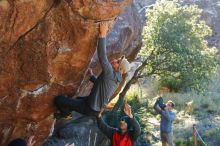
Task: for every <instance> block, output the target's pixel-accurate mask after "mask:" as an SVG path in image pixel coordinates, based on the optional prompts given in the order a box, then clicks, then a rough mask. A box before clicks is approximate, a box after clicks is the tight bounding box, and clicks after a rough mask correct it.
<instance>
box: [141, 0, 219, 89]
mask: <svg viewBox="0 0 220 146" xmlns="http://www.w3.org/2000/svg"><path fill="white" fill-rule="evenodd" d="M201 13H202V10H201V9H199V8H198V6H196V5H191V6H181V5H179V4H178V2H177V1H168V0H158V1H157V2H156V4H155V6H154V8H153V9H151V10H149V11H148V12H147V14H146V16H147V22H146V25H145V27H144V30H143V47H142V49H141V52H140V54H139V55H140V56H142V58H144V60H147V65H146V68H145V70H144V72H142V74H144V75H146V76H148V75H157V76H158V77H160V78H161V79H164V78H170V77H172V78H174V79H176V80H178V83H179V84H180V85H178V86H179V87H180V88H183V89H184V88H194V89H202V88H203V87H204V83H206V82H207V81H208V80H209V78H210V77H211V75H212V74H213V73H214V72H215V71H216V67H217V55H216V53H217V51H216V48H214V47H213V48H210V47H209V46H208V43H207V41H206V40H205V39H204V37H205V36H208V35H211V33H212V31H211V29H210V27H209V26H208V25H206V23H205V21H203V20H201V18H200V17H201Z"/></svg>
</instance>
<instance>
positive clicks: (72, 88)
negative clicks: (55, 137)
mask: <svg viewBox="0 0 220 146" xmlns="http://www.w3.org/2000/svg"><path fill="white" fill-rule="evenodd" d="M130 3H131V0H120V1H114V2H112V1H104V0H1V1H0V145H1V146H4V145H6V144H7V143H8V142H9V141H10V140H12V139H14V138H17V137H22V138H27V137H29V136H30V135H35V139H36V140H37V144H36V145H40V144H41V143H42V142H43V141H44V139H45V138H46V137H47V136H48V134H49V131H50V127H51V125H52V122H53V112H54V111H55V107H54V105H53V97H54V96H55V95H58V94H67V95H70V96H73V95H75V93H76V92H77V90H78V89H79V86H80V85H84V84H82V81H83V79H84V76H85V72H86V70H87V68H88V66H89V65H90V62H91V60H92V57H93V55H94V53H95V50H96V46H97V38H98V29H97V27H98V22H99V21H101V20H107V19H113V18H116V17H117V16H118V15H120V14H121V13H122V12H123V11H124V10H125V8H126V7H127V6H128V5H129V4H130ZM125 12H126V13H125V14H123V15H120V16H119V17H118V18H117V22H116V25H115V27H114V29H113V32H111V34H110V35H109V37H108V54H109V56H112V55H113V54H116V56H120V55H121V54H126V55H127V56H128V55H130V56H132V55H133V56H134V54H136V53H137V50H134V49H136V48H137V46H138V45H139V44H140V38H138V37H137V36H138V34H139V33H140V29H141V26H140V23H139V22H138V21H137V20H138V17H136V15H137V13H135V12H134V11H132V7H130V6H129V7H128V8H127V9H126V11H125ZM126 15H127V16H126ZM125 16H126V17H125ZM125 18H126V19H125ZM122 26H123V27H122ZM136 37H137V38H136ZM133 40H135V41H133ZM123 52H124V53H123ZM131 58H134V57H131ZM93 60H94V61H97V59H96V57H94V59H93ZM95 65H96V64H95ZM95 65H94V66H95ZM97 72H98V71H97ZM85 82H86V81H85ZM81 87H82V86H81Z"/></svg>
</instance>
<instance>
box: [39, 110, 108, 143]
mask: <svg viewBox="0 0 220 146" xmlns="http://www.w3.org/2000/svg"><path fill="white" fill-rule="evenodd" d="M73 115H74V119H72V120H69V121H65V120H60V121H59V122H57V124H56V125H55V130H54V132H53V135H52V136H50V137H49V138H48V139H47V140H46V141H45V142H44V143H43V146H63V145H65V144H66V143H69V144H71V143H74V144H75V145H76V146H108V145H109V139H108V138H107V137H105V136H104V135H103V134H102V132H101V131H100V130H99V128H98V127H97V122H96V118H95V117H88V116H82V115H78V114H76V113H73ZM75 116H77V117H75Z"/></svg>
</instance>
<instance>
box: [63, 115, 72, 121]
mask: <svg viewBox="0 0 220 146" xmlns="http://www.w3.org/2000/svg"><path fill="white" fill-rule="evenodd" d="M72 118H73V117H72V115H71V114H69V115H67V116H65V119H66V120H71V119H72Z"/></svg>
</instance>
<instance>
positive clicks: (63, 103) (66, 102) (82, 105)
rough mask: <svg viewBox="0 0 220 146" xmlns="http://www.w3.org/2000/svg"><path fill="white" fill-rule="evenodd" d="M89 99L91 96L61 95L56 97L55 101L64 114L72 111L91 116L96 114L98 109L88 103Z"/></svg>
mask: <svg viewBox="0 0 220 146" xmlns="http://www.w3.org/2000/svg"><path fill="white" fill-rule="evenodd" d="M88 99H89V96H85V97H77V98H75V99H72V98H70V97H68V96H64V95H60V96H56V97H55V99H54V102H55V105H56V107H57V108H58V110H59V111H60V112H61V114H62V116H67V115H69V114H70V113H71V112H72V111H76V112H78V113H81V114H84V115H89V116H93V115H96V114H97V113H98V111H94V110H93V109H91V108H90V106H89V105H88Z"/></svg>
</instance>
